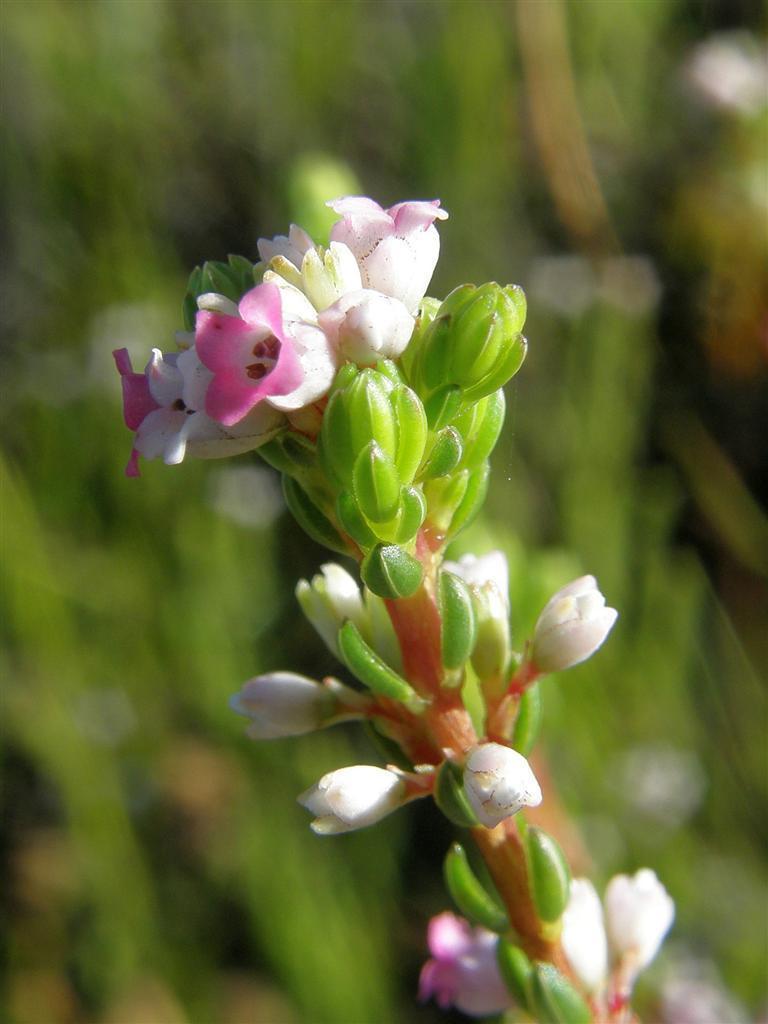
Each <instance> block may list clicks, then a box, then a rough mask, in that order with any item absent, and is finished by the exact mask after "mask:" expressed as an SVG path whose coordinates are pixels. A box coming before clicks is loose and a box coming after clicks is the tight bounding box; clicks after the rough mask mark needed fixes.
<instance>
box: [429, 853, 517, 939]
mask: <svg viewBox="0 0 768 1024" xmlns="http://www.w3.org/2000/svg"><path fill="white" fill-rule="evenodd" d="M443 875H444V877H445V884H446V888H447V889H448V892H449V893H450V894H451V897H452V899H453V902H454V903H455V904H456V906H457V907H458V908H459V910H460V911H461V913H462V914H463V915H464V916H465V917H467V918H469V920H470V921H472V922H473V923H475V924H480V925H482V926H483V928H488V929H489V931H492V932H505V931H506V930H507V929H508V928H509V918H508V917H507V915H506V912H505V911H504V910H503V909H502V907H501V906H500V905H499V903H498V902H497V900H496V899H495V898H494V897H493V896H492V895H491V894H490V893H489V892H488V890H487V889H486V888H485V886H484V885H483V883H482V882H481V881H480V879H479V878H478V877H477V875H476V874H475V872H474V871H473V870H472V868H471V866H470V863H469V861H468V860H467V854H466V851H465V850H464V847H463V846H462V845H461V843H453V844H452V846H451V848H450V850H449V851H448V853H447V855H446V858H445V861H444V862H443Z"/></svg>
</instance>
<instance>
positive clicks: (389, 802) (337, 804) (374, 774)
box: [299, 764, 406, 835]
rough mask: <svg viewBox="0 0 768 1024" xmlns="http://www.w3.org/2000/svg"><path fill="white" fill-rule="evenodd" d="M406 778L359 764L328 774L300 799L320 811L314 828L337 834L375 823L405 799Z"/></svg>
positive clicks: (311, 808)
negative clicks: (404, 779)
mask: <svg viewBox="0 0 768 1024" xmlns="http://www.w3.org/2000/svg"><path fill="white" fill-rule="evenodd" d="M405 793H406V785H405V782H404V781H403V780H402V779H401V778H400V776H399V775H397V774H396V773H395V772H394V771H390V770H388V769H386V768H377V767H375V766H374V765H369V764H359V765H353V766H352V767H350V768H339V769H337V770H336V771H335V772H329V773H328V774H327V775H324V776H323V777H322V779H320V781H319V782H318V783H317V784H316V785H314V786H312V787H311V789H308V790H307V791H306V792H305V793H302V794H301V796H300V797H299V803H300V804H301V805H302V806H303V807H306V808H307V810H308V811H311V812H312V814H314V815H316V817H315V820H314V821H313V822H312V825H311V828H312V831H313V832H317V833H318V834H319V835H336V834H337V833H339V832H352V831H354V830H355V829H358V828H365V827H366V826H367V825H374V824H375V823H376V822H377V821H380V820H381V819H382V818H384V817H386V815H388V814H390V813H391V812H392V811H394V810H397V808H398V807H400V806H401V804H402V803H403V802H404V799H405Z"/></svg>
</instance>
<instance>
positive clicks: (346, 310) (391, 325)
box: [319, 289, 415, 365]
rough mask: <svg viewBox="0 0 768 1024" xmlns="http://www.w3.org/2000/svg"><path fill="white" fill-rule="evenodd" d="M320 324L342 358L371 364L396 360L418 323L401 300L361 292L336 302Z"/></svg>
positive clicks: (367, 291) (326, 312) (320, 319)
mask: <svg viewBox="0 0 768 1024" xmlns="http://www.w3.org/2000/svg"><path fill="white" fill-rule="evenodd" d="M319 323H320V326H321V327H322V328H323V330H324V331H325V333H326V335H327V336H328V338H329V339H330V341H331V344H333V345H335V347H336V349H337V350H338V352H339V354H340V355H341V356H343V357H345V358H347V359H351V360H353V361H354V362H356V363H360V364H361V365H370V364H372V363H375V362H377V361H378V360H379V359H396V358H397V357H398V356H399V355H400V354H401V352H403V350H404V349H405V348H406V346H407V345H408V342H409V341H410V340H411V335H412V334H413V326H414V324H415V320H414V319H413V317H412V316H411V314H410V313H409V312H408V310H407V309H406V308H405V306H404V305H403V303H402V302H401V301H400V300H399V299H395V298H391V297H390V296H389V295H382V294H381V292H377V291H371V290H370V289H360V290H358V291H354V292H348V293H347V294H346V295H343V296H342V297H341V298H340V299H339V300H338V302H334V304H333V305H332V306H330V307H329V308H328V309H326V310H325V311H324V312H322V313H321V314H320V317H319Z"/></svg>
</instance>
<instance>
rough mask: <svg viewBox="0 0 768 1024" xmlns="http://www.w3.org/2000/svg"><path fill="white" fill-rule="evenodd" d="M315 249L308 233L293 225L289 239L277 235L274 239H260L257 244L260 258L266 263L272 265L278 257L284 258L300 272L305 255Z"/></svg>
mask: <svg viewBox="0 0 768 1024" xmlns="http://www.w3.org/2000/svg"><path fill="white" fill-rule="evenodd" d="M313 247H314V242H313V241H312V239H311V238H310V237H309V235H308V234H307V232H306V231H304V230H303V229H302V228H299V227H297V226H296V225H295V224H291V227H290V229H289V231H288V235H287V237H286V236H285V235H276V236H275V237H274V238H260V239H259V240H258V242H257V243H256V248H257V249H258V251H259V258H260V259H261V260H262V261H263V262H264V263H271V262H272V260H274V259H275V258H276V257H282V258H283V259H285V260H287V261H288V262H289V263H292V264H293V266H294V268H295V269H296V270H297V271H298V270H299V268H300V267H301V262H302V260H303V259H304V254H305V253H306V252H307V251H308V250H309V249H312V248H313Z"/></svg>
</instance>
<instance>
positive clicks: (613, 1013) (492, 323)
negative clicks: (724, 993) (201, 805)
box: [115, 197, 674, 1024]
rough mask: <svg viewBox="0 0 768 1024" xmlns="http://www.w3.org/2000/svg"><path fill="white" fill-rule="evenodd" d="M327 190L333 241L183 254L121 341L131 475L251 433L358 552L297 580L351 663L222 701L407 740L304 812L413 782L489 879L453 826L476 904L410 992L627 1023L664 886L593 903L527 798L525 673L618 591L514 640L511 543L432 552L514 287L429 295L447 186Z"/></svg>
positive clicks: (537, 788) (498, 379)
mask: <svg viewBox="0 0 768 1024" xmlns="http://www.w3.org/2000/svg"><path fill="white" fill-rule="evenodd" d="M329 205H330V206H331V207H332V208H333V210H334V211H335V212H336V213H338V214H339V215H340V220H338V221H337V223H336V224H335V225H334V227H333V229H332V231H331V238H330V243H329V245H328V246H327V248H326V247H321V246H318V245H315V243H314V242H313V240H312V239H311V238H310V237H309V236H308V235H307V234H306V232H304V231H302V230H301V229H300V228H297V227H295V226H292V227H291V229H290V231H289V234H288V235H287V236H279V237H277V238H274V239H271V240H268V239H261V240H260V241H259V243H258V252H259V256H260V257H261V262H260V263H258V264H256V265H254V264H252V263H251V262H250V261H249V260H246V259H244V258H243V257H234V256H230V257H229V259H228V261H227V262H226V263H219V262H215V263H206V264H204V265H203V266H202V267H198V268H196V269H195V271H194V272H193V273H192V275H191V277H190V281H189V285H188V289H187V294H186V296H185V300H184V315H185V331H184V332H182V333H180V334H179V336H178V339H177V340H178V346H179V351H178V352H176V353H174V354H167V355H166V354H163V353H162V352H160V351H159V350H157V349H155V350H154V351H153V354H152V356H151V358H150V360H149V362H148V364H147V366H146V369H145V371H144V373H143V374H141V373H136V372H134V370H133V368H132V366H131V362H130V359H129V357H128V353H127V352H126V351H125V350H119V351H117V352H116V353H115V360H116V363H117V368H118V371H119V373H120V375H121V377H122V383H123V394H124V413H125V420H126V424H127V425H128V427H129V428H130V429H131V430H132V431H134V442H133V449H132V452H131V456H130V460H129V463H128V468H127V473H128V474H129V475H137V474H138V472H139V464H138V459H139V456H141V457H143V458H145V459H153V458H157V457H162V458H163V459H164V461H165V462H166V463H168V464H174V463H178V462H180V461H181V460H182V459H183V458H184V457H185V455H187V454H189V455H196V456H199V457H204V458H214V457H224V456H227V455H233V454H238V453H241V452H245V451H248V450H252V449H254V450H258V452H259V454H260V455H261V457H262V458H263V459H264V460H265V461H266V462H268V463H269V464H270V465H271V466H273V467H275V468H276V469H277V470H278V471H279V472H280V473H281V475H282V480H283V488H284V493H285V499H286V502H287V504H288V507H289V508H290V510H291V512H292V513H293V515H294V517H295V518H296V519H297V521H298V522H299V524H300V525H301V526H302V527H303V528H304V529H305V531H306V532H307V533H308V534H309V535H310V536H311V537H313V538H314V539H315V540H316V541H318V542H320V543H321V544H323V545H325V546H326V547H328V548H329V549H331V550H332V551H334V552H336V553H339V554H342V555H345V556H347V557H348V558H351V559H352V560H354V562H356V563H357V564H358V565H359V572H360V577H361V584H362V585H359V584H358V582H357V580H356V579H355V578H354V577H353V576H352V575H351V574H350V573H349V572H348V571H347V570H346V569H344V568H343V567H342V566H340V565H337V564H335V563H328V564H326V565H324V566H323V567H322V572H321V574H318V575H317V576H315V577H314V579H312V580H311V581H308V580H301V581H300V582H299V584H298V587H297V598H298V601H299V604H300V605H301V608H302V609H303V611H304V613H305V615H306V616H307V618H308V619H309V621H310V622H311V623H312V624H313V626H314V627H315V628H316V629H317V632H318V633H319V635H320V636H321V637H322V639H323V641H324V642H325V643H326V644H327V645H328V647H329V648H330V650H331V651H332V652H333V653H334V654H335V655H336V657H337V658H338V659H339V661H340V662H341V664H342V665H343V666H344V668H345V669H346V670H347V672H348V673H349V674H350V675H351V677H353V679H354V680H355V682H354V683H351V684H345V683H342V682H341V681H339V680H337V679H334V678H330V677H329V678H325V679H322V680H314V679H309V678H307V677H304V676H300V675H297V674H295V673H292V672H275V673H269V674H266V675H259V676H256V677H255V678H253V679H251V680H249V681H248V682H247V683H245V684H244V685H243V687H242V689H241V691H240V692H239V693H238V694H236V695H235V696H234V697H232V699H231V706H232V708H233V709H234V710H235V711H236V712H238V713H239V714H242V715H244V716H245V717H247V718H248V719H249V720H250V725H249V727H248V735H249V736H250V737H251V738H253V739H258V740H262V739H275V738H281V737H288V736H296V735H300V734H304V733H307V732H311V731H314V730H315V729H320V728H323V727H326V726H330V725H332V724H334V723H336V722H339V721H345V720H350V719H360V720H364V721H366V722H368V723H369V724H370V725H371V727H372V729H373V732H374V734H375V735H376V736H378V738H379V739H380V740H381V742H382V745H383V746H384V747H386V748H387V749H388V750H389V751H390V752H391V753H390V755H389V756H390V757H392V758H396V760H397V763H396V764H395V763H391V764H387V765H386V766H385V767H381V766H376V765H352V766H346V767H341V768H339V769H337V770H336V771H332V772H329V773H328V774H326V775H324V776H323V777H322V778H321V779H320V780H319V781H318V782H317V784H316V785H314V786H312V787H311V788H310V789H309V790H307V792H305V793H304V794H302V795H301V796H300V797H299V801H300V802H301V803H302V805H303V806H304V807H306V808H307V810H309V811H310V813H311V814H312V815H313V821H312V825H311V827H312V828H313V830H314V831H315V832H316V833H318V834H319V835H330V834H336V833H341V832H348V831H351V830H354V829H358V828H363V827H366V826H369V825H373V824H375V823H376V822H377V821H379V820H380V819H381V818H383V817H384V816H385V815H388V814H390V813H393V812H394V811H396V810H397V809H398V808H399V807H401V806H403V805H404V804H405V803H407V802H410V801H412V800H416V799H423V798H428V797H431V798H432V799H433V800H434V801H435V802H436V804H437V805H438V807H439V808H440V809H441V811H442V812H443V813H444V814H445V815H446V816H447V817H448V818H449V819H450V820H451V821H452V822H453V823H454V824H455V825H457V826H459V827H461V828H463V829H465V830H469V835H470V837H471V841H472V843H473V846H474V853H475V855H477V856H479V858H480V859H482V861H484V864H485V868H486V871H485V872H484V877H485V876H487V878H488V879H489V882H488V883H486V881H484V880H482V879H481V877H479V875H478V874H477V873H476V871H475V868H474V867H473V865H472V863H471V862H470V858H469V856H468V852H467V849H466V848H465V846H467V845H468V844H467V843H466V842H465V841H463V842H462V843H454V844H453V845H452V847H451V848H450V850H449V851H448V854H447V856H446V860H445V877H446V881H447V885H448V889H449V891H450V894H451V896H452V898H453V900H454V902H455V903H456V905H457V907H458V909H459V910H460V911H461V913H462V914H463V915H464V918H466V919H467V920H465V919H464V918H459V917H456V916H454V915H453V914H451V913H444V914H441V915H439V916H438V917H436V918H435V919H433V921H432V922H431V924H430V925H429V928H428V943H429V948H430V952H431V954H432V958H431V959H430V960H429V961H428V963H427V964H426V965H425V967H424V970H423V972H422V977H421V984H420V992H421V995H422V997H423V998H429V997H430V996H434V997H435V998H436V1000H437V1002H438V1003H439V1004H440V1006H443V1007H447V1006H451V1005H453V1006H456V1007H457V1008H458V1009H460V1010H462V1011H464V1012H465V1013H468V1014H470V1015H473V1016H484V1015H488V1014H492V1013H498V1012H499V1011H502V1010H504V1009H506V1008H507V1007H509V1006H512V1005H513V1004H514V1005H515V1006H516V1007H517V1008H518V1010H519V1011H520V1012H521V1013H524V1014H526V1015H527V1016H528V1018H529V1019H533V1020H537V1021H540V1022H542V1024H549V1022H555V1024H586V1022H588V1021H610V1022H615V1024H621V1022H628V1021H631V1020H633V1019H634V1017H633V1011H632V1010H631V1008H630V999H631V994H632V987H633V985H634V982H635V979H636V977H637V975H638V973H639V972H640V971H641V970H642V969H643V968H644V967H645V966H647V965H648V963H650V961H651V960H652V959H653V957H654V956H655V954H656V952H657V950H658V948H659V945H660V943H661V941H662V939H663V937H664V935H665V933H666V931H667V930H668V928H669V927H670V925H671V923H672V918H673V915H674V908H673V904H672V901H671V899H670V898H669V896H668V895H667V893H666V892H665V890H664V889H663V887H662V886H661V884H660V883H659V881H658V879H657V878H656V876H655V875H654V873H653V872H652V871H650V870H649V869H644V870H642V871H639V872H638V873H637V874H636V875H635V876H634V878H630V877H628V876H623V875H622V876H618V877H616V878H614V879H613V880H612V881H611V882H610V883H609V885H608V888H607V891H606V897H605V911H603V908H602V906H601V904H600V901H599V899H598V897H597V894H596V892H595V889H594V888H593V886H592V885H591V883H590V882H588V881H587V880H586V879H571V877H570V871H569V868H568V865H567V863H566V859H565V856H564V854H563V852H562V850H561V849H560V846H559V845H558V843H557V841H556V840H555V838H554V837H553V836H551V835H549V834H548V833H547V832H545V831H544V830H543V829H541V828H539V827H536V826H534V825H529V824H527V822H526V820H525V818H524V808H526V807H535V806H536V805H538V804H540V803H541V802H542V801H546V800H547V798H548V793H547V786H546V785H545V786H544V787H542V786H541V785H540V783H539V781H538V780H537V778H536V775H535V773H534V769H533V767H532V766H531V764H530V763H529V761H528V760H527V757H528V755H529V754H530V753H531V750H532V747H533V745H534V743H535V740H536V734H537V729H538V723H539V720H540V714H539V704H540V693H539V686H538V683H539V680H540V679H541V678H542V676H544V675H545V674H549V673H555V672H560V671H563V670H565V669H568V668H570V667H571V666H573V665H576V664H579V663H580V662H582V661H584V660H585V659H587V658H589V657H590V656H591V655H592V654H594V653H595V651H597V650H598V648H599V647H600V646H601V645H602V643H603V642H604V641H605V639H606V638H607V636H608V634H609V633H610V631H611V629H612V628H613V625H614V623H615V621H616V618H617V612H616V611H615V610H614V609H613V608H610V607H607V606H606V603H605V599H604V598H603V596H602V594H601V593H600V591H599V589H598V586H597V582H596V580H595V579H594V577H592V576H584V577H581V578H580V579H577V580H575V581H573V582H571V583H568V584H567V585H565V586H564V587H563V588H562V589H561V590H559V591H558V592H557V593H556V594H555V595H554V596H553V597H552V598H551V599H550V600H549V602H548V603H547V604H546V606H545V607H544V609H543V610H542V611H541V614H540V616H539V618H538V621H537V623H536V626H535V629H534V632H533V636H532V637H531V638H530V640H529V641H528V642H527V643H526V644H525V645H524V648H523V650H522V651H521V652H516V651H515V650H514V649H513V645H512V636H511V631H510V607H509V596H508V569H507V565H506V561H505V559H504V556H503V555H502V554H501V553H500V552H492V553H490V554H487V555H484V556H481V557H479V558H475V557H473V556H464V557H463V558H462V559H461V560H460V561H458V562H451V561H446V560H445V557H444V556H445V552H446V548H447V546H448V544H449V543H450V542H451V541H452V540H453V538H454V537H455V536H456V535H457V534H458V533H459V531H460V530H462V529H463V528H464V527H465V526H466V525H467V524H468V523H469V522H470V521H471V519H472V518H473V517H474V516H475V515H476V514H477V512H478V511H479V509H480V507H481V506H482V503H483V500H484V497H485V493H486V489H487V486H488V477H489V462H488V460H489V456H490V454H491V452H492V450H493V448H494V445H495V443H496V441H497V439H498V437H499V434H500V431H501V428H502V425H503V421H504V409H505V402H504V391H503V387H504V385H505V384H506V383H507V382H508V381H509V380H510V378H511V377H512V376H513V375H514V374H515V373H516V372H517V371H518V370H519V368H520V366H521V365H522V362H523V360H524V358H525V354H526V349H527V343H526V340H525V338H524V337H523V335H522V333H521V331H522V328H523V324H524V321H525V314H526V303H525V297H524V295H523V293H522V290H521V289H520V288H519V287H517V286H515V285H508V286H506V287H501V286H500V285H498V284H495V283H490V284H485V285H482V286H480V287H475V286H474V285H462V286H460V287H458V288H456V289H454V291H452V292H451V293H450V294H449V295H448V296H447V298H446V299H445V300H444V301H442V302H439V301H438V300H436V299H433V298H430V297H428V296H427V295H426V291H427V288H428V286H429V282H430V280H431V277H432V273H433V271H434V268H435V265H436V262H437V258H438V253H439V245H440V240H439V236H438V232H437V229H436V226H435V222H436V221H437V220H443V219H445V218H446V217H447V214H446V212H445V211H444V210H442V209H441V207H440V204H439V201H437V200H435V201H432V202H421V201H417V202H404V203H398V204H396V205H395V206H392V207H390V208H388V209H383V208H382V207H380V206H379V205H378V204H377V203H375V202H374V201H373V200H371V199H368V198H363V197H347V198H344V199H339V200H336V201H334V202H331V203H330V204H329ZM469 680H471V681H472V683H473V686H474V689H475V690H476V691H478V692H479V693H480V695H481V698H482V710H481V711H480V712H478V711H477V709H476V708H474V709H473V710H472V711H470V708H469V706H468V703H469V702H468V701H467V700H466V693H467V688H466V686H465V684H466V683H467V682H468V681H469ZM491 883H492V884H491Z"/></svg>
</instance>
